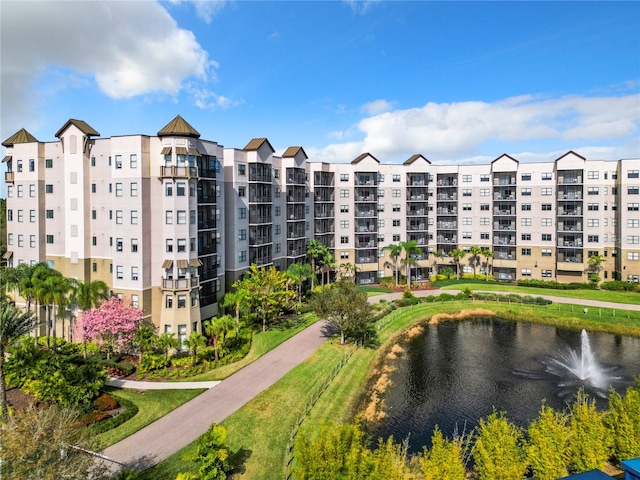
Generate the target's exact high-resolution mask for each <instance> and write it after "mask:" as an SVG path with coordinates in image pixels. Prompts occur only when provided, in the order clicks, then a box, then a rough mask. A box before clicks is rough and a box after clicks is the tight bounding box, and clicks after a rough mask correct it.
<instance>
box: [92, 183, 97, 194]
mask: <svg viewBox="0 0 640 480" xmlns="http://www.w3.org/2000/svg"><path fill="white" fill-rule="evenodd" d="M91 193H96V184H95V183H92V184H91Z"/></svg>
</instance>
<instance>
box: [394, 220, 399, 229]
mask: <svg viewBox="0 0 640 480" xmlns="http://www.w3.org/2000/svg"><path fill="white" fill-rule="evenodd" d="M393 226H394V227H399V226H400V220H398V219H394V220H393Z"/></svg>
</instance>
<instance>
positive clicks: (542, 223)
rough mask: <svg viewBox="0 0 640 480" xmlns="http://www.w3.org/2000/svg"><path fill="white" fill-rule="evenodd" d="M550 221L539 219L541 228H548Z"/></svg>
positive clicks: (548, 219)
mask: <svg viewBox="0 0 640 480" xmlns="http://www.w3.org/2000/svg"><path fill="white" fill-rule="evenodd" d="M551 224H552V223H551V219H550V218H541V219H540V225H541V226H543V227H550V226H551Z"/></svg>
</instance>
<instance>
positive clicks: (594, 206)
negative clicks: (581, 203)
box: [587, 203, 600, 212]
mask: <svg viewBox="0 0 640 480" xmlns="http://www.w3.org/2000/svg"><path fill="white" fill-rule="evenodd" d="M587 210H589V211H590V212H597V211H598V210H600V204H599V203H589V204H587Z"/></svg>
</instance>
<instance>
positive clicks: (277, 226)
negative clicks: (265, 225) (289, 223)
mask: <svg viewBox="0 0 640 480" xmlns="http://www.w3.org/2000/svg"><path fill="white" fill-rule="evenodd" d="M273 233H274V234H276V235H280V225H274V226H273Z"/></svg>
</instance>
